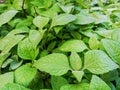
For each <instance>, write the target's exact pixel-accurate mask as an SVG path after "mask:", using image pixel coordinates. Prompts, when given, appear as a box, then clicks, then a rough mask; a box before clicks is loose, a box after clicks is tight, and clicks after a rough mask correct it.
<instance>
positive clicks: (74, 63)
mask: <svg viewBox="0 0 120 90" xmlns="http://www.w3.org/2000/svg"><path fill="white" fill-rule="evenodd" d="M70 65H71V67H72V69H74V70H79V69H80V68H81V67H82V61H81V58H80V56H79V55H78V54H77V53H76V52H72V53H71V55H70Z"/></svg>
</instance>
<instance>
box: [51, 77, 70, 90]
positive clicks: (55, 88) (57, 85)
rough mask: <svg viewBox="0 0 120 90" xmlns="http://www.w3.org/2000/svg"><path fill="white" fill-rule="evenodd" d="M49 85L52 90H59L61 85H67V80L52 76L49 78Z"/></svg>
mask: <svg viewBox="0 0 120 90" xmlns="http://www.w3.org/2000/svg"><path fill="white" fill-rule="evenodd" d="M51 84H52V89H53V90H60V87H61V86H63V85H66V84H68V82H67V80H66V79H65V78H63V77H60V76H52V77H51Z"/></svg>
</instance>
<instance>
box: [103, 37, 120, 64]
mask: <svg viewBox="0 0 120 90" xmlns="http://www.w3.org/2000/svg"><path fill="white" fill-rule="evenodd" d="M101 42H102V44H103V46H104V48H105V50H106V52H107V53H108V54H109V56H110V57H111V58H112V60H114V61H115V62H117V63H118V64H120V42H118V41H113V40H108V39H102V41H101Z"/></svg>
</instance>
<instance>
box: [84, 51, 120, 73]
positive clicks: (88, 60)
mask: <svg viewBox="0 0 120 90" xmlns="http://www.w3.org/2000/svg"><path fill="white" fill-rule="evenodd" d="M117 68H119V66H118V65H117V64H116V63H114V62H113V61H112V60H111V59H110V58H109V57H108V56H107V54H106V53H105V52H103V51H101V50H90V51H88V52H86V54H85V64H84V69H87V70H89V71H90V72H92V73H94V74H103V73H107V72H109V71H111V70H114V69H117Z"/></svg>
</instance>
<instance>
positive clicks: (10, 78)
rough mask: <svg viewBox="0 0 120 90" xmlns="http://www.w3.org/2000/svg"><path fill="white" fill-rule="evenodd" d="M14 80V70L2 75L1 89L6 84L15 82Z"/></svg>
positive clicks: (0, 79)
mask: <svg viewBox="0 0 120 90" xmlns="http://www.w3.org/2000/svg"><path fill="white" fill-rule="evenodd" d="M13 80H14V75H13V72H8V73H5V74H2V75H0V90H1V89H2V88H3V87H4V86H5V84H7V83H13Z"/></svg>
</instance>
